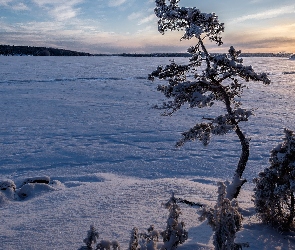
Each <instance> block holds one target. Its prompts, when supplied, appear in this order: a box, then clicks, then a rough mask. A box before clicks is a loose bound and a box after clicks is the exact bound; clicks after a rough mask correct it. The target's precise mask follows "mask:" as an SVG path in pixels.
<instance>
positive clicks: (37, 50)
mask: <svg viewBox="0 0 295 250" xmlns="http://www.w3.org/2000/svg"><path fill="white" fill-rule="evenodd" d="M0 55H4V56H16V55H18V56H91V54H89V53H84V52H77V51H72V50H65V49H56V48H47V47H32V46H14V45H0Z"/></svg>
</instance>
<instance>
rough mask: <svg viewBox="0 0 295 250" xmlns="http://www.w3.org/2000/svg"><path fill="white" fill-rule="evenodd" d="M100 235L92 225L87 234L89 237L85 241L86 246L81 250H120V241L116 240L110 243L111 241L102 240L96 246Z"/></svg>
mask: <svg viewBox="0 0 295 250" xmlns="http://www.w3.org/2000/svg"><path fill="white" fill-rule="evenodd" d="M98 238H99V234H98V232H97V229H96V228H95V227H94V226H93V225H91V226H90V229H89V230H88V232H87V237H86V238H85V239H84V240H83V242H84V243H85V244H86V246H84V247H81V248H80V249H79V250H88V249H89V250H120V245H119V243H118V241H116V240H114V241H112V242H110V241H109V240H101V241H100V242H99V243H98V244H97V245H96V246H95V244H96V243H97V239H98Z"/></svg>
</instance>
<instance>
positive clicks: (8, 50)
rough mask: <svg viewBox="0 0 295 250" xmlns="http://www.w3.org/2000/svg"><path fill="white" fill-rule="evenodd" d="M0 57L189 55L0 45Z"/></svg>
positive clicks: (188, 55) (254, 55) (278, 54)
mask: <svg viewBox="0 0 295 250" xmlns="http://www.w3.org/2000/svg"><path fill="white" fill-rule="evenodd" d="M0 55H4V56H123V57H190V56H191V54H189V53H140V54H137V53H122V54H90V53H85V52H77V51H72V50H65V49H57V48H47V47H33V46H14V45H0ZM290 55H291V53H242V54H241V57H290Z"/></svg>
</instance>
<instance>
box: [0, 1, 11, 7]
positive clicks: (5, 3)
mask: <svg viewBox="0 0 295 250" xmlns="http://www.w3.org/2000/svg"><path fill="white" fill-rule="evenodd" d="M12 1H13V0H0V5H3V6H7V5H8V4H9V3H10V2H12Z"/></svg>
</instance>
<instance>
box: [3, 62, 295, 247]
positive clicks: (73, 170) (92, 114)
mask: <svg viewBox="0 0 295 250" xmlns="http://www.w3.org/2000/svg"><path fill="white" fill-rule="evenodd" d="M186 60H187V59H186V58H177V59H176V61H184V62H185V61H186ZM245 62H246V63H249V64H252V65H253V67H254V69H255V70H256V71H266V72H267V73H268V74H270V78H271V80H272V84H271V86H263V85H262V84H259V83H258V84H257V83H250V84H249V87H250V88H249V89H247V90H245V92H244V97H243V104H244V105H243V108H249V107H250V108H254V109H256V108H257V110H255V114H256V116H252V117H250V120H249V122H247V123H245V124H244V125H243V126H242V128H243V130H244V131H245V132H246V133H247V135H248V136H250V137H251V142H250V147H251V152H250V153H251V156H250V161H249V163H248V166H247V169H246V171H245V177H246V178H247V179H248V183H246V184H245V187H244V190H243V192H242V194H241V195H240V197H239V202H240V205H241V207H242V208H243V215H244V217H245V219H244V228H243V230H242V231H241V232H240V233H239V235H238V238H237V242H249V243H250V248H249V249H295V242H294V238H292V237H291V236H287V235H280V234H279V233H278V232H276V231H275V230H273V229H271V228H269V227H266V226H264V225H262V224H261V223H260V222H259V221H258V220H257V218H256V217H255V213H254V209H253V202H252V201H251V196H252V189H253V184H252V179H253V178H254V177H256V176H257V174H258V173H259V172H260V171H262V170H263V169H264V168H265V167H266V166H268V158H269V151H270V150H271V149H272V148H273V147H275V146H277V144H278V143H279V142H281V140H282V137H283V128H284V127H287V128H289V129H291V130H295V124H294V108H293V107H294V106H295V99H294V94H295V85H294V72H295V64H294V61H292V60H288V59H285V58H245ZM166 63H169V58H123V57H58V58H55V57H46V58H44V57H43V58H42V57H0V65H1V67H0V85H1V88H0V106H1V109H0V119H1V123H0V135H1V136H0V152H1V156H0V181H5V180H12V181H13V182H14V183H15V184H16V187H17V188H19V187H20V186H21V185H22V183H23V182H24V181H25V180H27V179H28V178H31V177H42V176H49V177H50V179H51V184H49V185H47V184H40V183H36V184H32V183H31V184H27V185H29V186H27V187H26V188H27V190H28V191H30V192H29V193H30V194H29V195H28V196H27V197H26V198H24V199H21V200H12V197H11V193H9V190H5V191H4V190H2V191H0V249H13V250H14V249H16V250H17V249H22V250H23V249H78V248H79V247H80V246H82V245H83V239H84V238H85V237H86V235H87V231H88V230H89V226H90V225H91V224H93V225H94V226H95V227H96V228H97V229H98V231H99V233H100V239H108V240H115V239H116V240H118V241H119V242H120V244H121V247H122V249H127V246H128V242H129V238H130V233H131V230H132V228H133V227H134V226H136V227H138V228H139V230H140V231H144V230H146V229H147V228H148V227H149V226H150V225H152V224H154V225H155V229H157V230H164V229H165V227H166V220H167V217H168V214H169V213H168V211H166V209H165V208H164V207H163V206H162V205H161V204H162V203H163V202H166V201H168V199H169V197H170V195H171V192H172V191H174V192H175V194H176V196H177V197H182V198H186V199H189V200H191V201H195V202H201V203H205V204H214V203H215V201H216V197H217V193H216V191H217V187H216V183H217V182H218V181H220V180H226V179H230V178H231V177H232V175H233V172H234V167H235V165H236V163H237V160H238V156H239V153H240V146H239V142H238V140H237V138H236V137H235V135H234V134H229V135H226V136H220V137H213V139H212V141H211V144H209V145H208V146H207V147H203V146H202V145H201V143H199V142H194V143H188V144H186V145H185V146H184V147H182V148H180V149H176V148H175V147H174V145H175V143H176V141H177V140H178V139H179V138H180V133H181V132H183V131H185V130H187V129H188V128H190V127H191V126H193V125H194V123H195V122H197V120H198V119H199V118H201V117H202V116H203V115H204V114H205V113H206V112H207V111H209V112H212V113H213V114H219V113H218V112H220V109H222V108H218V107H217V108H213V109H212V108H210V109H187V110H182V111H180V112H178V113H177V114H175V115H173V117H163V116H161V115H160V111H158V110H155V109H152V108H151V107H152V106H153V105H155V104H157V103H161V101H162V100H164V99H163V96H162V95H161V94H160V93H158V92H157V91H156V85H157V83H152V82H149V81H148V80H147V79H146V78H147V75H148V73H150V72H152V71H153V70H154V69H155V68H156V67H157V66H158V65H159V64H166ZM206 117H208V115H206ZM212 117H214V115H212ZM181 208H182V213H183V214H182V216H181V218H182V219H183V221H184V222H185V224H186V228H187V229H188V232H189V240H188V241H187V242H186V243H185V244H184V245H183V246H181V247H179V249H211V248H212V247H213V245H212V231H211V229H210V227H209V226H208V225H206V222H203V223H200V222H199V221H198V214H197V209H196V208H189V207H187V206H181Z"/></svg>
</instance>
